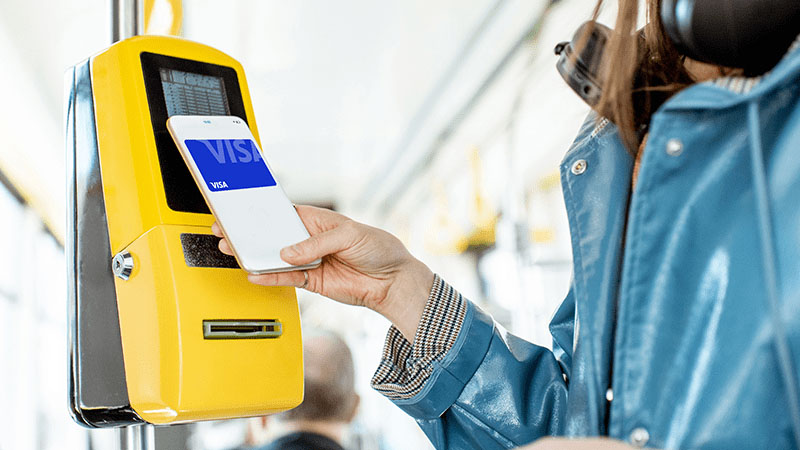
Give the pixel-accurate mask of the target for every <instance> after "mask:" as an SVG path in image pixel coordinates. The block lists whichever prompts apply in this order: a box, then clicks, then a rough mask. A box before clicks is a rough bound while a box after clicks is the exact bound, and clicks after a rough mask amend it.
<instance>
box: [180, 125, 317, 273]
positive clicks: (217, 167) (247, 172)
mask: <svg viewBox="0 0 800 450" xmlns="http://www.w3.org/2000/svg"><path fill="white" fill-rule="evenodd" d="M167 129H168V130H169V133H170V134H171V135H172V139H174V140H175V145H177V147H178V150H180V153H181V155H182V156H183V160H184V161H185V162H186V165H187V166H188V167H189V171H190V172H191V173H192V177H194V181H195V182H196V183H197V187H199V188H200V192H202V194H203V197H204V198H205V200H206V203H207V204H208V208H209V209H210V210H211V212H212V213H213V214H214V217H216V219H217V224H218V225H219V226H220V228H222V233H223V234H224V235H225V239H227V241H228V243H229V244H230V246H231V248H232V249H233V253H234V256H236V261H238V263H239V266H240V267H241V268H242V269H244V270H246V271H247V272H249V273H254V274H261V273H272V272H288V271H291V270H301V269H310V268H314V267H317V266H319V264H320V262H321V261H320V260H317V261H314V262H312V263H311V264H307V265H304V266H292V265H290V264H287V263H286V262H284V261H283V260H282V259H281V258H280V250H281V248H283V247H286V246H288V245H292V244H296V243H298V242H300V241H303V240H305V239H308V237H309V234H308V230H306V228H305V226H304V225H303V222H302V221H301V220H300V217H299V216H298V215H297V211H296V210H295V209H294V206H293V205H292V203H291V202H290V201H289V198H288V197H287V196H286V193H284V191H283V188H281V186H280V184H279V183H278V180H276V179H275V176H274V175H273V172H272V170H271V169H270V167H269V165H268V164H267V162H266V160H264V156H263V154H262V153H261V149H260V148H258V144H256V140H255V138H254V137H253V133H251V132H250V128H249V127H248V126H247V124H246V123H245V121H244V120H242V119H240V118H238V117H234V116H172V117H170V118H169V119H168V120H167Z"/></svg>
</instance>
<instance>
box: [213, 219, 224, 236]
mask: <svg viewBox="0 0 800 450" xmlns="http://www.w3.org/2000/svg"><path fill="white" fill-rule="evenodd" d="M211 232H212V233H214V236H216V237H220V238H221V237H223V236H222V228H220V226H219V224H218V223H217V222H214V223H213V224H212V225H211Z"/></svg>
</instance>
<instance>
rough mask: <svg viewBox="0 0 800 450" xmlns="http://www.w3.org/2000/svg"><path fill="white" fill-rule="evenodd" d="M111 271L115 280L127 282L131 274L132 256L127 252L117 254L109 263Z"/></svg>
mask: <svg viewBox="0 0 800 450" xmlns="http://www.w3.org/2000/svg"><path fill="white" fill-rule="evenodd" d="M111 270H112V271H113V272H114V275H116V276H117V278H120V279H122V280H128V279H129V278H130V277H131V272H133V256H131V254H130V253H128V252H121V253H117V255H116V256H114V259H113V260H112V261H111Z"/></svg>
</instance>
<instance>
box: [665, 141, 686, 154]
mask: <svg viewBox="0 0 800 450" xmlns="http://www.w3.org/2000/svg"><path fill="white" fill-rule="evenodd" d="M681 153H683V142H681V140H680V139H670V140H668V141H667V154H668V155H669V156H680V154H681Z"/></svg>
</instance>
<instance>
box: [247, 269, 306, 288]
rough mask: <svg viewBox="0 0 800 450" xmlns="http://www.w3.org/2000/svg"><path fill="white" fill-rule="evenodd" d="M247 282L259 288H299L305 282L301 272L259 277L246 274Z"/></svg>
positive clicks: (269, 274)
mask: <svg viewBox="0 0 800 450" xmlns="http://www.w3.org/2000/svg"><path fill="white" fill-rule="evenodd" d="M247 280H248V281H250V282H251V283H253V284H260V285H261V286H294V287H298V288H299V287H300V286H302V285H303V283H305V282H306V276H305V275H303V271H302V270H294V271H292V272H279V273H265V274H261V275H253V274H248V275H247Z"/></svg>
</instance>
